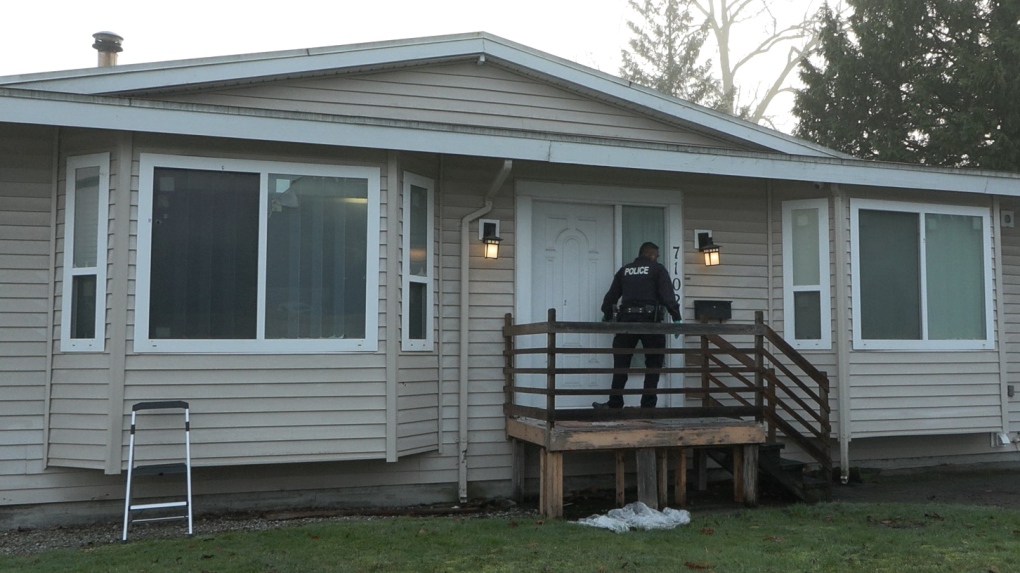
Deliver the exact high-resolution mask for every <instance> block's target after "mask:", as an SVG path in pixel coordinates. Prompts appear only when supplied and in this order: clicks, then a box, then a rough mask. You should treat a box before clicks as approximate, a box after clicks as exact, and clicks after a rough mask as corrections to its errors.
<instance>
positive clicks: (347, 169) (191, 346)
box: [134, 153, 381, 354]
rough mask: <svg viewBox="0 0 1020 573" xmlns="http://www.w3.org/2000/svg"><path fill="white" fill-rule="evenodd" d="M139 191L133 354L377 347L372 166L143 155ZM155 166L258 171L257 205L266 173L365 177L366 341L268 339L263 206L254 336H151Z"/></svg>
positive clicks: (376, 189) (265, 190)
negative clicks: (203, 338)
mask: <svg viewBox="0 0 1020 573" xmlns="http://www.w3.org/2000/svg"><path fill="white" fill-rule="evenodd" d="M139 164H140V167H139V193H138V250H137V267H136V281H135V285H136V286H135V288H136V292H135V331H134V348H135V351H136V352H153V353H159V352H165V353H196V354H219V353H237V354H255V353H266V352H275V353H288V354H301V353H323V352H374V351H376V350H377V349H378V347H379V296H378V293H379V258H380V255H381V251H380V248H381V247H380V244H381V241H380V236H379V226H380V224H379V212H380V206H379V202H380V199H379V198H380V177H381V172H380V170H379V168H376V167H363V166H341V165H324V164H313V163H284V162H273V161H257V160H247V159H219V158H208V157H190V156H180V155H161V154H151V153H142V154H141V155H140V158H139ZM158 167H167V168H179V169H198V170H210V171H220V170H222V171H238V172H248V173H259V174H260V184H259V187H260V189H259V201H260V205H266V204H268V194H269V175H270V173H276V174H291V175H310V176H323V177H351V178H359V179H366V180H368V221H367V227H368V231H367V233H366V249H367V251H366V257H367V259H366V284H365V294H366V296H365V298H366V300H365V338H364V339H266V338H265V304H266V301H265V297H266V292H265V291H266V244H265V241H266V231H267V228H268V220H267V219H268V218H267V210H266V209H260V218H259V270H258V289H259V290H258V303H257V304H258V308H257V324H258V327H257V331H256V336H255V338H253V339H241V340H220V339H215V340H174V339H150V338H149V302H150V300H149V295H150V282H149V281H150V279H149V276H150V275H149V273H150V270H151V268H152V267H151V265H152V261H151V254H152V200H153V189H154V187H153V184H154V181H153V176H154V171H155V169H156V168H158Z"/></svg>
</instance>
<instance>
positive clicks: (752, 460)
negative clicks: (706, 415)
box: [733, 444, 758, 507]
mask: <svg viewBox="0 0 1020 573" xmlns="http://www.w3.org/2000/svg"><path fill="white" fill-rule="evenodd" d="M740 448H741V449H742V450H743V455H742V456H741V457H742V458H743V459H744V463H743V467H742V468H741V469H740V470H739V471H741V472H743V474H744V479H743V480H742V481H743V482H744V492H743V496H742V497H743V498H744V505H746V506H748V507H755V506H757V505H758V444H745V445H743V446H740ZM733 467H734V471H738V470H737V469H736V465H734V466H733Z"/></svg>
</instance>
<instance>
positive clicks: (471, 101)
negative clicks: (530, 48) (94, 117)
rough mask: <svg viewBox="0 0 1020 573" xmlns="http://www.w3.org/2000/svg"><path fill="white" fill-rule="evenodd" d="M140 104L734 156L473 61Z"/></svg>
mask: <svg viewBox="0 0 1020 573" xmlns="http://www.w3.org/2000/svg"><path fill="white" fill-rule="evenodd" d="M146 97H150V98H153V99H161V100H169V101H178V102H188V103H207V104H217V105H228V106H236V107H245V108H256V109H275V110H284V111H304V112H314V113H322V114H330V115H339V116H350V117H368V118H380V119H390V120H402V121H422V122H430V123H439V124H452V125H463V126H474V127H478V128H485V129H491V128H502V129H513V130H524V131H535V132H541V133H545V132H548V133H557V134H567V135H572V136H592V137H614V138H621V139H629V140H635V141H652V142H658V143H672V144H682V145H693V146H699V147H714V148H725V149H740V148H741V147H739V146H737V145H734V144H733V143H729V142H725V141H722V140H720V139H716V138H712V137H708V136H705V135H703V134H699V133H696V132H694V131H691V130H689V129H679V128H678V126H675V125H668V124H666V123H664V122H661V121H657V120H655V119H652V118H649V117H645V116H641V115H639V114H637V113H635V112H633V111H630V110H626V109H623V108H622V107H617V106H614V105H610V104H608V103H603V102H599V101H595V100H594V99H591V98H588V97H585V96H582V95H578V94H575V93H572V92H570V91H567V90H566V89H563V88H559V87H556V86H553V85H551V84H549V83H546V82H542V81H540V80H536V79H533V78H529V77H525V76H522V75H519V74H517V73H514V72H513V71H510V70H508V69H506V68H502V67H500V66H499V65H498V64H496V63H487V64H485V65H482V66H479V65H476V64H475V62H474V60H472V61H470V62H462V63H453V64H445V65H432V66H421V67H410V68H405V69H402V70H399V71H387V72H377V73H365V74H361V75H351V76H347V75H338V76H334V77H325V78H322V77H319V78H303V79H291V80H280V81H275V82H267V83H262V84H258V85H249V86H240V87H222V88H207V89H206V90H203V91H200V92H195V93H188V94H162V95H156V96H146Z"/></svg>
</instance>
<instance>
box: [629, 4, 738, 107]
mask: <svg viewBox="0 0 1020 573" xmlns="http://www.w3.org/2000/svg"><path fill="white" fill-rule="evenodd" d="M691 1H692V0H642V1H641V2H640V3H639V2H638V0H629V3H630V6H631V8H632V9H633V10H634V11H635V12H637V13H638V15H639V16H640V17H641V20H642V21H641V22H640V23H635V22H633V21H628V22H627V26H628V27H629V28H630V30H631V32H632V33H633V34H634V37H633V38H632V39H631V40H630V42H629V44H630V49H631V50H632V52H633V53H631V52H628V51H626V50H624V51H623V52H622V55H623V66H622V67H621V68H620V76H621V77H623V78H624V79H627V80H630V81H632V82H635V83H638V84H641V85H643V86H647V87H650V88H652V89H655V90H657V91H660V92H663V93H666V94H669V95H672V96H675V97H678V98H682V99H685V100H688V101H691V102H694V103H698V104H701V105H705V106H709V107H713V106H715V105H718V103H719V98H718V96H717V93H718V82H717V81H716V80H715V79H713V78H712V75H711V62H705V63H699V59H700V57H701V47H702V46H703V45H704V43H705V38H706V36H707V35H708V26H707V25H706V24H702V25H700V26H695V25H694V18H693V17H692V16H691V13H690V4H691ZM660 15H661V17H660Z"/></svg>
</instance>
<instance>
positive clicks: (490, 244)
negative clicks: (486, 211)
mask: <svg viewBox="0 0 1020 573" xmlns="http://www.w3.org/2000/svg"><path fill="white" fill-rule="evenodd" d="M478 238H480V239H481V240H482V247H483V248H484V250H483V251H482V256H483V257H485V258H486V259H498V258H499V242H500V241H502V240H503V239H501V238H500V237H499V221H497V220H494V219H482V220H481V221H479V222H478Z"/></svg>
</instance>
